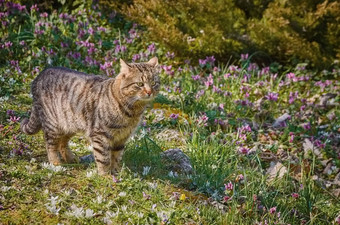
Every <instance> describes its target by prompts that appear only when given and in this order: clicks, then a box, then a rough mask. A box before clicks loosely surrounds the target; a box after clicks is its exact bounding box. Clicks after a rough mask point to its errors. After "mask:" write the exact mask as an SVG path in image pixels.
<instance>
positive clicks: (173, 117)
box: [170, 113, 179, 120]
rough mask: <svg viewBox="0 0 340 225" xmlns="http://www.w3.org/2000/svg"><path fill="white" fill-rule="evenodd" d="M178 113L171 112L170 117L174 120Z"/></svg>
mask: <svg viewBox="0 0 340 225" xmlns="http://www.w3.org/2000/svg"><path fill="white" fill-rule="evenodd" d="M178 116H179V115H178V114H175V113H171V115H170V118H171V119H174V120H176V119H177V118H178Z"/></svg>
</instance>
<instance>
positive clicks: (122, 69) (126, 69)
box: [119, 59, 131, 72]
mask: <svg viewBox="0 0 340 225" xmlns="http://www.w3.org/2000/svg"><path fill="white" fill-rule="evenodd" d="M119 62H120V72H129V70H130V68H131V66H130V65H129V64H127V63H126V62H125V61H124V60H123V59H120V60H119Z"/></svg>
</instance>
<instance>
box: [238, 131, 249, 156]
mask: <svg viewBox="0 0 340 225" xmlns="http://www.w3.org/2000/svg"><path fill="white" fill-rule="evenodd" d="M243 136H245V135H243ZM239 152H240V153H241V154H243V155H248V153H249V148H247V147H240V148H239Z"/></svg>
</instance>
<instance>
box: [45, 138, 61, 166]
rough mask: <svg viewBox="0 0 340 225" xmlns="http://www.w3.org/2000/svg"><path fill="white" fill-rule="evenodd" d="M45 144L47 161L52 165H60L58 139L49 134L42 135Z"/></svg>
mask: <svg viewBox="0 0 340 225" xmlns="http://www.w3.org/2000/svg"><path fill="white" fill-rule="evenodd" d="M44 138H45V143H46V151H47V157H48V161H49V162H50V163H51V164H53V165H55V166H56V165H60V164H61V161H60V157H59V143H60V138H59V137H55V136H53V135H51V134H49V133H46V132H45V133H44Z"/></svg>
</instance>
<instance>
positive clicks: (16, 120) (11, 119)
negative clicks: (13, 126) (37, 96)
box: [9, 116, 20, 123]
mask: <svg viewBox="0 0 340 225" xmlns="http://www.w3.org/2000/svg"><path fill="white" fill-rule="evenodd" d="M19 120H20V117H16V116H11V117H10V118H9V121H11V122H13V123H16V122H18V121H19Z"/></svg>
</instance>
